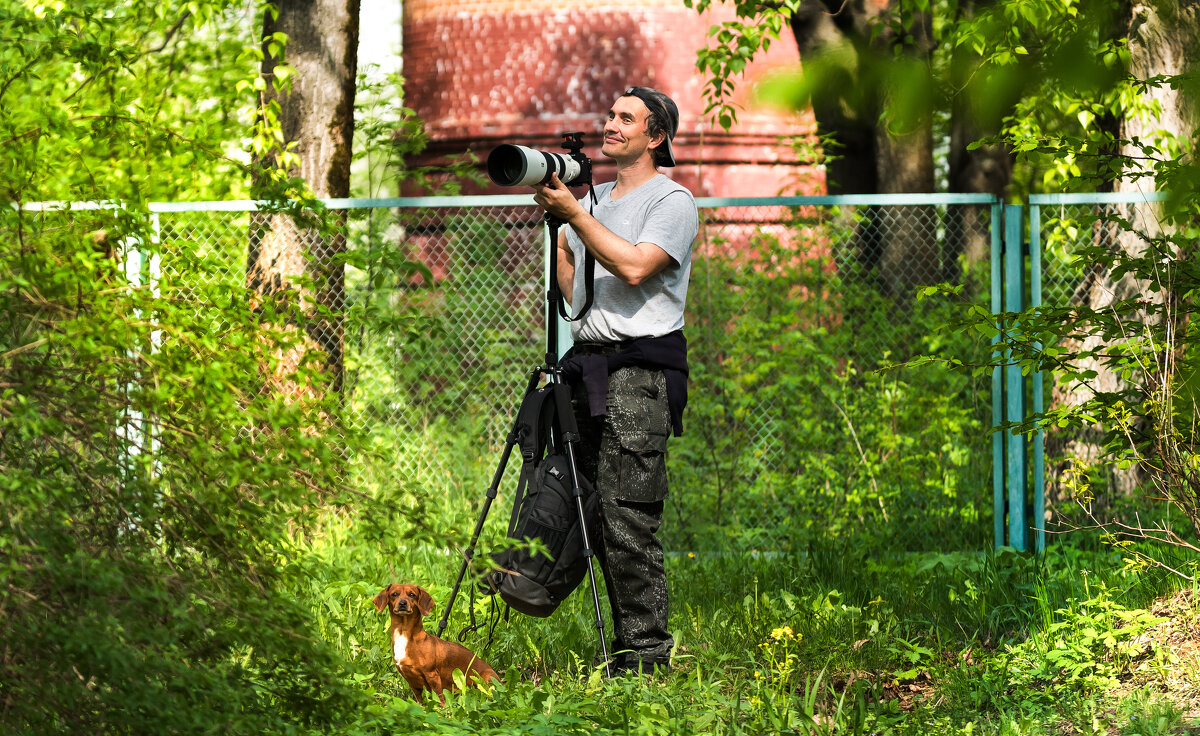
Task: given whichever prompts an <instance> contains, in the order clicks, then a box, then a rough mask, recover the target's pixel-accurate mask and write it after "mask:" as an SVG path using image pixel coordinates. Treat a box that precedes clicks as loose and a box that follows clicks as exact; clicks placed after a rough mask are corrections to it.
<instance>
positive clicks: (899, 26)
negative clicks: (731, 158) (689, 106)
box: [688, 0, 1186, 197]
mask: <svg viewBox="0 0 1200 736" xmlns="http://www.w3.org/2000/svg"><path fill="white" fill-rule="evenodd" d="M725 4H726V5H730V6H732V8H733V10H734V15H735V20H732V21H726V22H724V23H722V24H721V25H719V26H714V27H713V28H712V29H710V32H709V35H710V38H711V39H712V41H710V43H709V45H708V46H707V47H706V48H702V49H700V50H699V51H698V52H697V64H696V66H697V68H698V69H699V70H700V71H701V72H702V73H704V74H705V76H706V77H707V84H706V87H705V90H704V94H705V99H706V101H707V108H706V113H708V114H709V115H710V116H711V117H712V119H713V120H714V121H715V122H717V123H718V124H720V125H722V126H723V127H725V128H729V127H730V126H731V125H732V124H733V123H734V122H735V121H736V112H737V108H736V105H735V104H734V102H733V101H732V92H733V89H734V87H735V86H736V85H737V84H738V83H739V82H738V80H739V78H740V77H741V75H742V73H743V71H744V70H745V68H746V66H747V64H748V63H749V62H750V61H751V60H753V59H754V58H755V56H756V55H757V54H759V53H760V52H762V51H766V50H767V49H768V48H769V47H770V44H771V42H772V41H775V40H778V38H779V33H780V32H781V31H782V30H783V29H784V28H785V27H786V25H787V24H788V23H790V22H791V20H792V18H793V16H796V15H797V14H798V12H799V8H800V3H797V2H785V3H766V4H764V3H756V2H745V1H743V0H731V1H730V2H726V3H725ZM688 5H689V7H694V8H695V9H696V10H697V11H698V12H703V11H704V10H706V9H707V8H709V7H711V6H712V5H713V3H712V2H711V0H692V1H691V2H688ZM1124 11H1126V6H1124V5H1122V4H1120V3H1118V2H1115V1H1114V0H1070V1H1069V2H1045V1H1043V0H1033V1H1028V0H1008V1H1005V2H996V3H976V2H959V1H958V0H949V1H944V2H933V1H932V0H918V2H905V3H892V4H889V6H888V7H887V8H886V9H883V10H882V11H881V12H879V13H878V14H877V15H871V14H869V13H868V14H867V15H865V16H864V17H863V18H861V19H859V20H860V22H861V23H862V24H863V27H862V28H856V29H855V31H854V34H856V35H854V39H855V40H854V41H847V42H846V43H847V44H851V43H857V44H858V46H856V47H855V48H854V49H853V50H850V49H848V48H841V47H838V46H837V45H833V46H831V47H830V48H827V49H822V50H817V51H810V52H808V53H807V54H806V56H805V58H804V64H803V69H798V70H796V71H793V72H787V73H780V74H777V75H775V76H774V77H773V78H771V79H767V80H765V81H764V82H762V83H761V84H760V85H759V88H758V89H757V90H756V92H755V97H756V98H757V99H758V100H759V101H760V102H765V103H768V104H773V105H780V106H784V107H789V108H793V109H804V108H805V107H807V106H808V105H809V104H810V102H811V100H812V97H813V94H814V91H815V90H817V89H819V88H821V87H823V86H825V87H828V86H833V87H836V88H837V89H838V91H839V94H841V95H843V96H844V97H845V99H846V100H858V101H859V103H861V102H862V100H864V99H866V98H870V97H872V96H877V97H878V98H879V100H880V103H881V104H882V107H883V109H882V111H881V119H882V120H884V121H887V123H888V129H889V130H892V131H901V130H905V129H906V128H907V126H908V124H909V122H911V121H914V120H917V119H919V118H922V117H924V116H926V115H930V114H932V115H933V116H934V118H935V119H937V120H940V121H942V122H941V124H943V125H944V124H945V121H946V120H948V119H949V118H951V117H952V116H959V115H965V118H964V119H969V120H970V121H971V123H972V125H973V126H974V127H975V129H977V130H979V131H995V133H994V134H993V133H989V135H993V137H991V138H989V139H987V140H979V141H965V142H964V143H966V144H969V147H971V148H975V147H978V146H980V145H987V144H994V143H1000V144H1003V145H1006V146H1007V147H1008V148H1009V150H1011V151H1012V152H1013V153H1015V154H1018V166H1017V170H1016V172H1015V173H1014V180H1013V186H1012V188H1011V190H1010V194H1011V196H1014V197H1018V196H1021V195H1024V194H1028V193H1031V192H1038V191H1060V190H1063V189H1079V190H1086V189H1090V188H1093V187H1095V186H1096V185H1097V183H1100V182H1104V181H1107V180H1109V179H1111V178H1112V175H1113V173H1114V171H1115V170H1114V169H1113V165H1114V163H1115V161H1116V159H1115V158H1114V157H1113V154H1114V153H1115V151H1116V148H1115V146H1114V143H1115V135H1116V130H1115V126H1116V121H1117V120H1119V119H1121V118H1122V117H1123V116H1143V115H1148V114H1153V113H1154V112H1155V110H1154V107H1153V105H1152V104H1150V103H1148V102H1147V101H1146V100H1145V98H1144V96H1143V95H1142V94H1141V93H1142V92H1144V90H1145V85H1146V84H1151V85H1153V84H1158V83H1161V80H1158V81H1156V80H1136V79H1133V78H1131V77H1130V75H1129V74H1128V68H1129V63H1130V56H1129V52H1128V48H1127V44H1126V42H1125V39H1124V38H1123V37H1122V29H1123V28H1124V24H1125V21H1124V19H1123V18H1122V17H1120V14H1121V13H1122V12H1124ZM922 15H927V16H929V17H931V18H932V23H931V24H930V28H931V29H932V32H933V38H932V39H931V47H932V49H933V52H932V54H931V56H930V58H929V59H928V60H927V61H926V62H924V63H922V62H919V61H917V60H915V59H913V58H911V57H910V55H908V54H906V53H905V52H904V48H905V47H906V46H907V45H911V44H912V43H914V40H913V37H912V33H911V32H910V30H909V28H910V26H911V25H912V23H913V19H914V18H916V17H918V16H922ZM847 87H849V88H847ZM884 92H886V94H884ZM862 107H863V109H871V107H870V105H865V104H863V105H862ZM1176 133H1177V134H1178V133H1182V131H1176ZM1183 138H1185V139H1186V135H1185V136H1183ZM1146 143H1147V144H1150V145H1153V146H1156V147H1157V148H1159V149H1161V150H1163V151H1172V150H1173V151H1176V152H1178V151H1180V150H1181V149H1180V147H1179V142H1178V139H1177V138H1174V137H1172V136H1166V137H1160V138H1156V139H1155V140H1153V141H1146ZM1164 158H1170V156H1165V157H1164Z"/></svg>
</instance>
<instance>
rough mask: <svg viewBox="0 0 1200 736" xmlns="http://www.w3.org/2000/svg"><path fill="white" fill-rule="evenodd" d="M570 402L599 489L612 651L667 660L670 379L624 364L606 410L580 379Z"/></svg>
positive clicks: (612, 381)
mask: <svg viewBox="0 0 1200 736" xmlns="http://www.w3.org/2000/svg"><path fill="white" fill-rule="evenodd" d="M572 403H573V405H574V408H575V415H576V418H577V419H578V422H579V431H580V442H579V450H580V452H579V466H580V470H581V471H582V472H583V474H584V475H586V476H587V477H588V478H589V479H590V480H592V481H593V484H594V486H595V488H596V489H597V490H598V491H599V493H600V501H601V513H602V514H603V521H602V530H603V535H602V539H600V540H595V541H593V543H592V546H593V547H594V548H595V551H596V556H597V557H598V558H599V560H600V566H601V569H602V570H603V571H604V581H605V586H606V588H607V589H608V599H609V603H610V605H611V607H612V618H613V631H614V634H615V636H614V640H613V644H612V646H611V647H610V651H612V652H619V651H622V650H631V651H632V652H633V656H635V657H637V658H638V659H641V660H642V661H643V662H646V663H651V662H656V661H657V662H662V661H665V660H666V659H667V658H668V657H669V656H670V653H671V648H672V647H673V646H674V643H675V642H674V640H673V639H672V638H671V635H670V633H669V631H668V628H667V578H666V571H665V569H664V566H663V547H662V542H661V541H660V540H659V538H658V529H659V526H660V525H661V524H662V516H663V501H664V499H666V497H667V466H666V455H665V453H666V449H667V436H668V435H669V433H670V426H671V425H670V414H669V411H668V408H667V389H666V380H665V379H664V377H663V374H662V372H661V371H652V370H647V369H644V368H638V367H627V368H622V369H620V370H618V371H617V372H615V373H613V374H612V375H611V376H609V385H608V414H607V416H600V417H592V416H591V415H590V412H589V411H588V403H587V395H586V393H585V391H584V390H583V387H582V386H581V385H578V384H577V385H575V386H574V387H573V402H572ZM624 661H625V662H627V663H628V662H629V661H630V660H629V659H628V658H626V659H625V660H624ZM632 661H633V663H634V664H636V660H632Z"/></svg>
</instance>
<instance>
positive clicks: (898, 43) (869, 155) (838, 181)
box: [791, 0, 941, 298]
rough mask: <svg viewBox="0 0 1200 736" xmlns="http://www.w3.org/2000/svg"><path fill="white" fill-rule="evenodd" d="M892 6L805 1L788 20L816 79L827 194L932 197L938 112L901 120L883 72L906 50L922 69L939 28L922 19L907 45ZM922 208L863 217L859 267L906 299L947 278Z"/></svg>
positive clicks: (929, 217)
mask: <svg viewBox="0 0 1200 736" xmlns="http://www.w3.org/2000/svg"><path fill="white" fill-rule="evenodd" d="M895 2H896V0H892V2H891V3H879V2H868V1H867V0H849V1H848V2H844V3H843V2H834V1H833V0H805V1H804V2H802V3H801V5H800V7H799V8H798V9H797V11H796V12H795V13H793V15H792V18H791V27H792V34H793V35H794V36H795V38H796V45H797V47H798V48H799V51H800V58H801V62H802V64H804V66H805V67H806V69H808V70H809V72H810V73H811V74H812V75H813V78H814V79H815V80H816V82H817V83H816V84H815V86H814V88H813V92H812V106H813V114H814V117H815V118H816V121H817V132H818V134H819V135H820V136H821V138H822V140H823V141H824V142H825V144H826V154H827V155H826V162H825V178H826V186H827V190H828V192H829V193H830V194H877V193H913V192H921V193H924V192H932V191H933V188H934V181H933V133H932V131H933V128H932V110H927V111H924V112H923V113H922V114H920V115H919V116H918V118H917V119H915V120H906V121H902V122H901V123H897V121H896V120H895V119H891V118H888V117H887V116H882V115H881V112H883V111H885V110H886V109H887V103H888V101H889V100H888V99H887V94H888V87H889V84H888V79H887V75H886V74H884V73H883V72H884V71H885V70H886V69H887V66H888V64H889V63H891V60H892V59H893V58H894V56H895V50H896V49H899V50H900V54H901V56H903V57H904V58H906V59H907V60H910V61H916V62H918V63H921V64H925V63H927V62H928V61H929V56H930V54H931V52H932V38H931V37H932V23H931V19H930V17H929V16H928V15H924V14H916V15H914V17H913V21H912V23H911V25H910V26H909V27H908V28H907V29H906V33H905V34H904V38H897V37H896V34H895V33H894V32H893V30H892V28H891V27H890V26H888V25H886V24H881V23H880V19H881V18H882V17H883V16H884V15H886V14H887V13H889V12H891V11H892V10H893V6H894V5H895ZM927 209H928V208H925V207H900V208H889V209H887V210H884V209H883V208H878V207H871V208H867V209H866V210H865V211H864V212H862V213H860V215H861V216H860V219H859V222H858V225H857V231H856V235H857V237H856V241H857V252H858V257H859V261H860V263H861V264H862V266H863V268H864V269H865V270H867V271H871V270H876V269H877V272H878V276H879V282H880V287H881V290H882V291H883V292H884V293H886V294H888V295H890V296H893V297H897V298H903V297H906V296H907V295H908V294H909V293H910V292H911V290H912V289H913V288H914V287H915V286H918V285H920V284H928V283H934V282H936V281H938V280H940V277H941V264H940V258H939V255H938V254H939V245H938V238H937V233H936V229H937V228H936V225H937V223H936V217H935V216H934V213H932V212H928V211H926V210H927Z"/></svg>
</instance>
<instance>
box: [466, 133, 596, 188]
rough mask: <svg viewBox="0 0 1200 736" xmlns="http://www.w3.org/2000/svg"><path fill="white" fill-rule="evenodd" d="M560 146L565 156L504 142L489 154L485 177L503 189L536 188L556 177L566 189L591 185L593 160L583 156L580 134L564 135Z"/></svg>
mask: <svg viewBox="0 0 1200 736" xmlns="http://www.w3.org/2000/svg"><path fill="white" fill-rule="evenodd" d="M562 137H563V143H562V146H563V148H564V149H566V151H567V154H566V155H563V154H561V153H549V152H547V151H539V150H537V149H535V148H528V147H526V146H518V145H515V144H512V143H504V144H501V145H499V146H496V147H495V148H493V149H492V152H491V153H489V154H488V159H487V172H488V178H489V179H491V180H492V181H494V182H495V183H497V184H499V185H500V186H505V187H520V186H528V187H533V186H539V185H541V184H546V183H549V181H550V177H551V176H552V175H554V174H558V178H559V180H560V181H561V182H562V183H563V184H566V185H567V186H569V187H580V186H585V185H588V184H591V183H592V161H591V159H589V158H588V157H587V156H585V155H584V154H583V133H579V132H572V133H563V134H562Z"/></svg>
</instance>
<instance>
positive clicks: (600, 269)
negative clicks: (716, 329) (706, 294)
mask: <svg viewBox="0 0 1200 736" xmlns="http://www.w3.org/2000/svg"><path fill="white" fill-rule="evenodd" d="M615 184H616V182H607V183H604V184H600V185H599V186H597V187H596V199H597V203H596V205H595V206H594V207H591V209H592V215H593V216H594V217H595V218H596V219H597V220H599V221H600V224H602V225H604V226H605V227H606V228H608V229H609V230H611V231H612V232H613V233H614V234H615V235H617V236H618V237H621V238H624V239H625V240H628V241H629V242H630V243H634V244H637V243H653V244H654V245H657V246H658V247H660V248H662V249H663V250H664V251H666V253H667V255H669V256H671V259H672V260H673V261H674V263H672V264H671V265H669V266H667V267H666V268H665V269H663V270H662V271H660V272H658V273H657V274H655V275H654V276H652V277H650V278H649V279H646V280H645V281H644V282H642V283H641V284H640V285H638V286H630V285H629V284H626V283H625V282H624V281H621V280H620V279H618V278H617V277H616V276H613V275H612V274H611V273H609V272H608V270H607V269H605V268H604V266H602V265H600V264H599V263H597V264H596V275H595V281H594V284H595V286H594V293H595V300H594V302H593V304H592V308H591V309H589V310H588V313H587V315H586V316H585V317H584V318H583V319H582V320H580V321H578V322H572V323H571V337H573V338H574V339H575V341H576V342H617V341H621V340H630V339H633V338H637V337H661V336H662V335H665V334H667V333H669V332H674V331H675V330H678V329H681V328H682V327H683V308H684V305H685V303H686V302H687V289H688V280H689V279H690V278H691V275H692V241H693V240H695V239H696V233H697V232H698V231H699V228H700V219H699V216H698V215H697V214H696V200H695V199H693V197H692V193H691V192H689V191H688V190H687V189H686V188H684V187H683V186H682V185H680V184H677V183H675V182H674V181H672V180H671V179H669V178H668V177H666V176H664V175H662V174H658V175H657V176H655V177H654V178H653V179H651V180H650V181H648V182H646V183H645V184H643V185H641V186H640V187H638V188H637V189H635V190H633V191H632V192H629V193H628V194H626V195H625V196H623V197H621V198H620V199H619V200H617V201H615V202H614V201H613V200H612V198H611V197H609V193H610V192H611V191H612V188H613V186H614V185H615ZM582 201H583V206H584V208H585V209H587V208H589V205H590V204H591V198H590V197H586V196H585V197H584V199H583V200H582ZM563 232H565V233H566V236H567V244H568V245H569V246H570V248H571V251H572V253H574V255H575V284H574V295H575V296H574V301H575V302H576V305H575V306H576V309H577V308H578V305H582V304H583V300H584V294H585V291H584V289H585V288H586V287H585V285H584V267H583V263H584V254H585V252H586V251H585V249H584V245H583V242H582V241H581V240H580V239H579V236H578V235H576V234H575V231H574V230H573V229H571V227H570V226H567V227H565V228H563Z"/></svg>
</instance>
